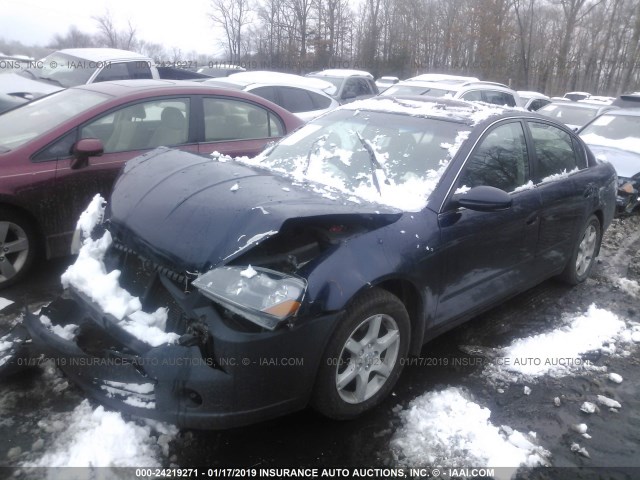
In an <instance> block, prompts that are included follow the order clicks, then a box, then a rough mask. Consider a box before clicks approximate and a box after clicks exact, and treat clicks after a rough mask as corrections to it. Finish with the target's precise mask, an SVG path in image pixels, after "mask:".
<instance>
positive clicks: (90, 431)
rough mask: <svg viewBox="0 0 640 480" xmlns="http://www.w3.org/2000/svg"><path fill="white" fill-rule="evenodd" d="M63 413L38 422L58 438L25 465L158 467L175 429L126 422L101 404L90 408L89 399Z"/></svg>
mask: <svg viewBox="0 0 640 480" xmlns="http://www.w3.org/2000/svg"><path fill="white" fill-rule="evenodd" d="M65 415H66V417H67V418H65V419H64V420H63V421H62V422H61V421H60V420H54V421H52V422H48V421H46V420H41V421H40V422H39V426H40V427H41V428H42V429H44V430H45V431H53V432H56V433H57V438H55V439H54V441H53V442H52V448H51V449H50V450H48V451H46V452H45V453H44V454H43V455H42V457H40V458H39V459H38V460H36V461H34V462H29V463H27V464H24V465H23V466H24V467H160V466H162V462H161V460H160V459H161V456H162V455H165V456H166V455H167V454H168V442H169V441H171V439H172V438H173V437H174V436H175V435H176V434H177V433H178V430H177V428H176V427H173V426H168V425H165V424H162V423H159V422H147V423H146V424H145V425H139V424H137V423H134V422H127V421H125V420H123V418H122V416H121V415H120V414H119V413H116V412H107V411H105V410H104V408H103V407H102V406H100V407H97V408H95V409H92V408H91V406H90V405H89V402H88V400H84V401H83V402H82V403H81V404H80V405H78V406H77V407H76V408H75V410H73V412H71V413H68V414H65ZM61 425H62V428H59V427H60V426H61Z"/></svg>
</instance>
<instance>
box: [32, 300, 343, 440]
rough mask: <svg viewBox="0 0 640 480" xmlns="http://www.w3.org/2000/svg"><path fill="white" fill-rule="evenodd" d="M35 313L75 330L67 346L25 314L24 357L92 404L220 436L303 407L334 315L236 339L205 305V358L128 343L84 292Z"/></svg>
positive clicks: (183, 348)
mask: <svg viewBox="0 0 640 480" xmlns="http://www.w3.org/2000/svg"><path fill="white" fill-rule="evenodd" d="M71 293H72V295H71V297H72V298H59V299H58V300H56V301H54V302H53V303H52V304H51V305H50V306H49V307H45V308H44V309H43V310H42V315H46V317H47V318H49V319H50V320H51V322H52V324H53V325H61V326H64V325H68V324H74V325H78V332H79V333H78V334H77V335H76V337H75V338H74V340H67V339H65V338H62V337H61V336H58V335H57V334H55V333H53V331H52V330H51V329H50V328H48V327H47V326H45V325H44V324H43V323H42V322H41V321H40V317H39V316H36V315H34V314H31V313H26V314H25V317H24V322H23V326H24V328H25V329H26V330H27V331H28V334H29V336H30V337H31V341H32V344H31V346H30V350H31V352H32V354H34V353H38V354H44V355H45V356H46V357H49V358H51V359H53V360H54V361H55V362H56V365H57V366H58V367H59V368H60V369H61V370H62V371H63V372H64V373H65V375H66V376H67V377H69V379H71V380H72V381H73V382H74V383H76V384H77V385H78V386H80V387H81V388H82V389H83V390H85V391H86V392H87V393H88V394H89V395H90V396H91V397H93V398H94V399H96V400H98V401H99V402H100V403H102V404H104V405H106V406H108V407H110V408H113V409H116V410H119V411H122V412H125V413H129V414H132V415H135V416H139V417H145V418H153V419H157V420H161V421H165V422H170V423H173V424H176V425H177V426H179V427H181V428H195V429H225V428H231V427H238V426H242V425H247V424H251V423H255V422H258V421H262V420H266V419H268V418H273V417H276V416H280V415H283V414H286V413H289V412H293V411H296V410H300V409H302V408H304V407H305V406H306V404H307V403H308V400H309V397H310V394H311V391H312V389H313V384H314V380H315V375H316V371H317V369H318V366H319V362H320V359H321V357H322V352H323V351H324V348H325V344H326V340H327V339H328V337H329V334H330V332H331V331H332V329H333V327H334V325H335V322H336V320H337V318H338V314H331V315H325V316H322V317H318V318H314V319H307V320H305V321H304V322H298V323H296V325H295V326H294V327H292V328H283V329H278V330H276V331H272V332H257V333H256V332H251V333H249V332H241V331H238V330H235V329H233V328H231V326H229V325H228V324H227V323H225V321H224V320H223V319H222V318H221V317H220V315H218V314H217V313H216V310H215V309H213V308H209V309H207V310H206V312H205V314H204V316H205V317H206V319H205V321H206V323H207V325H208V327H209V333H210V340H211V343H210V345H211V349H212V351H213V352H214V355H212V356H205V355H203V350H202V348H201V347H200V346H188V345H181V344H179V343H178V344H167V345H162V346H158V347H150V346H149V345H147V344H146V343H144V342H140V341H132V340H131V339H129V338H128V334H127V332H125V331H124V330H122V329H121V328H120V327H118V325H117V324H116V322H114V321H113V320H114V319H113V318H112V317H111V318H110V316H109V315H104V314H101V312H100V311H99V310H97V309H96V308H94V306H93V304H91V302H90V301H89V300H88V299H87V298H85V297H83V295H82V294H80V293H77V292H71Z"/></svg>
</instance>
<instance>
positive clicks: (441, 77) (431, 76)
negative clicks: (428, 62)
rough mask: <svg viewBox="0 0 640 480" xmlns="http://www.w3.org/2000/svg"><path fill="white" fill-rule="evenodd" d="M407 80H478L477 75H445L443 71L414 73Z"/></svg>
mask: <svg viewBox="0 0 640 480" xmlns="http://www.w3.org/2000/svg"><path fill="white" fill-rule="evenodd" d="M407 80H423V81H427V82H440V81H443V80H444V81H446V80H459V81H460V82H461V83H463V82H479V81H480V79H479V78H477V77H464V76H461V75H447V74H444V73H423V74H422V75H416V76H415V77H411V78H408V79H407Z"/></svg>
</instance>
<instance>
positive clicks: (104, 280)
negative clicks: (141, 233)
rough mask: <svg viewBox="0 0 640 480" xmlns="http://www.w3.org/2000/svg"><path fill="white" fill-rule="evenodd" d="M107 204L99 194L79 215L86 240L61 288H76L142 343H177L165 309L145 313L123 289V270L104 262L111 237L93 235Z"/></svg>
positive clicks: (155, 344) (106, 233)
mask: <svg viewBox="0 0 640 480" xmlns="http://www.w3.org/2000/svg"><path fill="white" fill-rule="evenodd" d="M105 204H106V202H105V200H104V199H103V198H102V197H101V196H100V195H96V196H95V197H94V198H93V200H92V201H91V203H90V204H89V207H88V208H87V210H85V212H84V213H83V214H82V215H81V216H80V220H79V221H78V227H79V228H80V229H81V230H82V232H83V236H84V241H83V244H82V248H81V249H80V252H79V254H78V259H77V260H76V261H75V263H74V264H73V265H71V266H70V267H69V268H68V269H67V271H66V272H64V273H63V274H62V277H61V279H62V285H63V286H64V287H65V288H67V287H69V286H73V287H74V288H75V289H77V290H78V291H80V292H82V293H84V294H85V295H87V296H88V297H89V298H90V299H91V300H92V301H94V302H96V303H97V304H98V305H99V306H100V308H101V309H102V310H103V311H104V312H106V313H109V314H111V315H113V316H114V317H115V318H116V319H117V320H119V321H120V323H119V325H120V326H121V327H122V328H124V329H125V330H126V331H128V332H129V333H130V334H131V335H133V336H135V337H136V338H138V339H140V340H142V341H143V342H146V343H148V344H149V345H152V346H154V347H156V346H159V345H162V344H165V343H171V342H174V341H175V340H177V339H178V337H179V336H178V335H177V334H175V333H167V332H165V331H164V329H165V325H166V321H167V311H166V309H164V308H159V309H158V310H156V311H155V312H153V313H147V312H143V311H142V304H141V303H140V299H139V298H138V297H134V296H133V295H131V294H130V293H129V292H127V291H126V290H125V289H123V288H122V287H120V284H119V282H118V279H119V278H120V271H119V270H113V271H111V272H107V269H106V267H105V265H104V262H103V259H104V255H105V252H106V251H107V249H108V248H109V246H110V245H111V234H110V233H109V232H108V231H105V232H104V234H103V235H102V237H101V238H99V239H97V240H94V239H92V238H91V232H92V231H93V229H94V227H95V226H96V225H97V224H98V223H99V222H100V221H101V219H102V215H103V213H104V207H105Z"/></svg>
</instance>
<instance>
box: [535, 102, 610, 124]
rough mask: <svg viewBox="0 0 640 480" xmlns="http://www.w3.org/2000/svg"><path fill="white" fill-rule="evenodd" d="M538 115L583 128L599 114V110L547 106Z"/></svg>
mask: <svg viewBox="0 0 640 480" xmlns="http://www.w3.org/2000/svg"><path fill="white" fill-rule="evenodd" d="M538 113H540V114H542V115H545V116H547V117H550V118H555V119H556V120H559V121H561V122H562V123H564V124H567V125H579V126H582V125H584V124H586V123H587V122H588V121H589V120H591V119H592V118H594V117H595V116H596V115H597V114H598V109H597V108H584V107H577V106H575V105H546V106H544V107H542V108H541V109H540V110H538Z"/></svg>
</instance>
